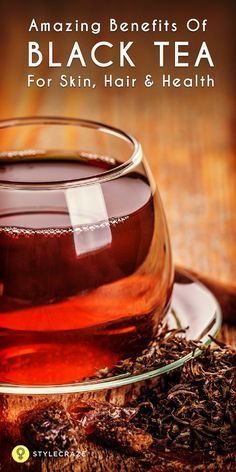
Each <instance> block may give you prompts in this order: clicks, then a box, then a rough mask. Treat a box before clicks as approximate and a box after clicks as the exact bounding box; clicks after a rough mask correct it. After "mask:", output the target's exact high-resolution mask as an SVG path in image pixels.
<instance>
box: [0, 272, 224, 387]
mask: <svg viewBox="0 0 236 472" xmlns="http://www.w3.org/2000/svg"><path fill="white" fill-rule="evenodd" d="M166 321H167V323H168V327H169V328H183V329H186V328H187V330H186V334H185V337H186V338H187V339H193V340H198V341H199V342H200V343H202V344H203V345H205V346H207V345H208V344H210V343H211V342H212V339H211V336H213V337H215V336H216V335H217V333H218V332H219V330H220V327H221V322H222V315H221V309H220V306H219V304H218V302H217V300H216V298H215V297H214V295H213V294H212V293H211V292H210V291H209V290H208V289H207V288H206V287H205V286H204V285H203V284H202V283H200V282H198V281H196V280H194V279H193V278H192V277H190V276H189V275H188V274H187V273H186V275H181V276H179V275H178V276H176V277H175V283H174V288H173V297H172V303H171V308H170V310H169V312H168V313H167V315H166ZM199 354H201V350H200V349H199V348H197V349H195V351H194V352H190V353H189V354H187V355H185V356H182V357H181V356H180V357H179V359H178V360H175V361H174V362H170V363H169V364H165V365H164V366H163V367H159V368H158V369H153V370H148V371H147V372H142V373H141V374H138V375H134V374H130V373H127V374H122V375H117V376H114V377H109V378H107V379H101V380H91V381H86V382H78V383H72V384H64V385H52V386H50V385H47V386H26V385H22V386H21V385H13V384H0V393H11V394H20V395H22V394H25V395H33V394H43V395H47V394H63V393H77V392H78V393H79V392H81V393H82V392H95V391H98V390H103V389H111V388H118V387H122V386H124V385H128V384H133V383H135V382H141V381H144V380H148V379H151V378H154V377H157V376H159V375H162V374H164V373H166V372H169V371H171V370H173V369H176V368H178V367H180V366H181V365H183V364H184V363H185V362H187V361H189V360H190V359H192V358H193V357H197V356H198V355H199Z"/></svg>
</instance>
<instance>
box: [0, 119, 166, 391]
mask: <svg viewBox="0 0 236 472" xmlns="http://www.w3.org/2000/svg"><path fill="white" fill-rule="evenodd" d="M0 135H1V139H0V383H2V384H4V383H6V384H14V385H45V386H46V385H65V384H71V383H74V382H80V381H81V380H83V379H87V378H91V377H92V376H93V375H94V374H95V372H97V371H98V370H100V369H104V368H105V367H111V366H112V365H114V364H116V363H117V362H118V361H119V360H120V359H123V358H126V357H129V356H132V355H137V354H138V353H139V352H140V351H141V350H142V349H143V348H144V347H145V346H146V345H147V343H148V342H149V341H150V340H151V339H152V338H153V336H154V335H155V332H156V330H157V327H158V325H159V323H160V321H161V320H162V319H163V317H164V316H165V314H166V313H167V311H168V308H169V305H170V300H171V293H172V286H173V267H172V260H171V250H170V242H169V236H168V230H167V225H166V220H165V216H164V213H163V208H162V204H161V201H160V197H159V194H158V191H157V189H156V185H155V182H154V180H153V178H152V175H151V173H150V170H149V167H148V165H147V162H146V160H145V158H144V156H143V151H142V148H141V145H140V144H139V143H138V142H137V141H136V139H134V138H133V137H131V136H130V135H127V134H126V133H124V132H122V131H120V130H117V129H114V128H112V127H109V126H105V125H103V124H100V123H95V122H89V121H83V120H77V119H67V118H54V117H33V118H21V119H15V120H14V119H13V120H7V121H2V122H1V123H0Z"/></svg>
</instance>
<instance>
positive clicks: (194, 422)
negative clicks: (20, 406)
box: [21, 327, 236, 472]
mask: <svg viewBox="0 0 236 472" xmlns="http://www.w3.org/2000/svg"><path fill="white" fill-rule="evenodd" d="M196 348H201V350H202V353H201V355H199V356H198V357H196V358H194V357H192V358H191V359H190V360H189V361H188V362H186V363H185V364H184V365H183V366H182V367H179V368H178V369H175V370H173V371H171V372H169V373H166V374H164V375H161V376H160V377H157V378H155V379H153V380H152V381H151V382H146V383H145V384H144V386H143V387H142V388H141V391H140V392H139V394H138V397H137V398H135V400H133V401H132V402H130V403H128V404H126V405H124V406H115V405H112V404H111V403H109V402H105V401H104V402H98V401H94V400H87V401H81V400H79V401H77V402H75V403H74V404H72V405H70V408H69V409H68V410H65V408H64V407H63V405H61V404H60V403H57V402H54V403H51V404H48V405H47V406H44V407H43V408H41V410H39V411H35V412H34V411H32V412H31V414H30V416H28V418H27V416H26V417H25V418H24V420H23V422H22V429H21V431H22V435H23V438H25V442H27V444H29V445H30V446H33V447H34V448H37V447H39V446H40V448H41V449H50V448H53V449H54V450H55V449H58V450H60V449H62V448H63V444H66V448H67V449H69V448H70V445H71V448H72V449H75V448H76V447H78V444H80V443H81V441H83V440H84V439H86V440H88V441H91V442H93V443H94V444H98V445H99V446H101V445H102V446H103V447H104V448H107V451H108V452H107V454H109V449H110V450H111V449H112V451H114V450H116V451H118V452H119V453H121V454H122V457H123V456H124V455H125V456H127V457H134V458H135V461H136V459H137V460H138V464H139V467H138V468H137V467H136V466H134V468H133V469H127V470H134V471H136V472H137V471H138V470H150V471H153V472H155V471H163V472H165V471H188V470H189V471H193V470H194V471H199V472H200V471H205V470H209V471H217V472H219V471H227V470H234V467H235V470H236V458H235V446H236V417H235V413H236V388H235V387H236V382H235V379H236V376H235V366H236V351H235V350H233V349H232V348H230V347H228V346H226V345H225V344H223V343H220V342H218V341H217V340H214V343H212V344H211V347H205V346H201V345H200V344H199V343H198V342H195V341H188V340H186V338H185V336H183V333H182V331H178V330H168V329H167V328H163V327H162V330H161V331H160V333H159V335H158V336H157V337H156V339H155V341H154V342H152V343H151V344H150V346H149V348H148V349H146V350H145V351H144V352H143V353H142V354H141V355H140V356H139V357H138V358H136V359H126V360H125V361H122V362H120V363H119V364H118V365H117V366H115V367H114V368H113V369H112V370H111V371H108V369H106V370H103V371H100V372H99V373H98V374H97V378H105V377H110V376H113V375H114V374H118V373H119V374H122V373H127V372H130V373H136V374H138V373H141V372H143V371H144V370H146V369H147V368H150V369H153V368H157V367H158V366H161V365H164V364H167V363H169V362H170V361H174V360H177V359H179V358H180V356H183V355H185V354H186V355H187V354H189V353H192V354H194V352H195V350H196ZM55 412H56V414H55ZM55 418H56V419H55ZM65 418H66V422H65ZM57 423H58V427H57ZM45 425H46V426H45ZM67 427H68V434H67ZM173 461H174V462H173ZM135 463H136V462H135ZM136 464H137V463H136ZM173 464H174V465H173ZM190 464H191V465H190ZM135 467H136V468H135ZM86 470H87V469H86ZM101 470H102V469H101ZM104 470H106V469H104ZM114 470H115V469H114ZM117 470H123V469H120V468H119V469H117ZM124 470H126V469H124Z"/></svg>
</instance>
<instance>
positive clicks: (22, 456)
mask: <svg viewBox="0 0 236 472" xmlns="http://www.w3.org/2000/svg"><path fill="white" fill-rule="evenodd" d="M11 455H12V458H13V459H14V461H15V462H19V463H20V464H22V463H23V462H26V461H27V460H28V459H29V456H30V452H29V449H28V447H26V446H23V445H22V444H19V445H18V446H15V447H14V449H12V452H11Z"/></svg>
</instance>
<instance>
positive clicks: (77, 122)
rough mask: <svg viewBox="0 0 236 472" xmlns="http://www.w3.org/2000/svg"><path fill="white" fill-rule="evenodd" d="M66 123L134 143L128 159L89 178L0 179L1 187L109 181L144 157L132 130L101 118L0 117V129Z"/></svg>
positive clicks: (51, 186) (49, 186) (52, 186)
mask: <svg viewBox="0 0 236 472" xmlns="http://www.w3.org/2000/svg"><path fill="white" fill-rule="evenodd" d="M40 124H41V125H64V126H65V125H66V126H70V125H71V126H79V127H84V128H90V129H94V130H97V131H100V132H103V133H106V134H110V135H113V136H116V137H118V138H120V139H122V140H123V141H126V142H127V143H130V144H131V145H132V151H131V155H130V157H129V158H128V159H127V161H125V162H123V163H121V164H119V165H117V166H116V167H114V168H113V169H110V170H106V171H105V172H102V173H101V174H99V175H97V176H89V177H86V178H83V177H82V178H79V179H78V178H77V179H72V180H68V181H67V182H65V181H56V182H46V183H43V182H33V183H32V182H30V183H29V182H13V181H11V182H6V181H2V180H0V188H5V189H16V190H32V189H36V190H40V189H41V190H56V189H58V190H60V189H66V188H71V187H77V186H81V185H93V184H98V183H103V182H107V181H109V180H113V179H116V178H118V177H121V176H122V175H125V174H127V173H128V172H130V171H132V170H133V169H134V168H135V167H136V166H138V165H139V164H140V163H141V161H142V157H143V152H142V147H141V144H140V143H139V141H138V140H137V139H136V138H135V137H134V136H132V135H131V134H128V133H126V132H125V131H122V130H120V129H119V128H116V127H113V126H110V125H107V124H104V123H101V122H99V121H93V120H87V119H81V118H70V117H64V116H51V115H40V116H24V117H17V118H9V119H3V120H0V130H1V129H4V128H13V127H16V126H27V125H40Z"/></svg>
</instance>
